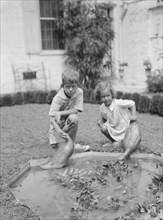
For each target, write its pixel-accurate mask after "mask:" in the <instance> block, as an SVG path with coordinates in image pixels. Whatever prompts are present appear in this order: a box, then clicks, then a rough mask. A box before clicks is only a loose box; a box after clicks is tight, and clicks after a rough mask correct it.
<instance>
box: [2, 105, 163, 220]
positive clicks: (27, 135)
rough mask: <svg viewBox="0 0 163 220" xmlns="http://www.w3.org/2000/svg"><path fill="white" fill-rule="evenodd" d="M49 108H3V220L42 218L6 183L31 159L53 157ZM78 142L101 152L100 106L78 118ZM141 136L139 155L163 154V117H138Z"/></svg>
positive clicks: (104, 140)
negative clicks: (20, 199)
mask: <svg viewBox="0 0 163 220" xmlns="http://www.w3.org/2000/svg"><path fill="white" fill-rule="evenodd" d="M49 108H50V106H49V105H43V104H42V105H39V104H28V105H22V106H13V107H3V108H1V167H0V169H1V174H0V181H1V188H0V193H1V195H0V201H1V210H0V211H1V212H0V217H1V220H9V219H12V220H23V219H32V220H33V219H39V218H38V217H37V216H36V215H34V214H33V213H32V212H31V211H30V210H28V209H27V208H26V207H23V206H21V205H20V204H18V203H17V202H16V201H15V199H14V197H13V196H12V194H11V193H10V192H9V191H8V190H7V189H6V188H5V187H4V184H3V182H5V181H6V180H7V178H8V177H9V176H10V175H12V174H14V173H15V172H16V171H17V170H18V169H19V168H20V167H21V166H22V165H23V164H24V163H25V162H27V161H28V160H29V159H31V158H45V157H50V156H52V155H53V152H54V151H53V149H51V148H50V146H49V140H48V129H49V117H48V111H49ZM79 118H80V119H79V129H78V133H77V140H76V141H77V142H78V143H82V144H89V145H90V146H91V149H92V150H97V151H101V150H102V145H103V143H105V142H106V141H107V139H106V138H105V137H104V136H103V135H102V134H101V133H100V131H99V128H98V127H97V125H96V122H97V120H98V119H99V105H91V104H84V112H83V113H80V115H79ZM138 122H139V125H140V130H141V133H142V142H141V145H140V149H139V151H140V152H148V153H149V152H154V153H156V154H157V153H163V147H162V142H163V118H162V117H160V116H158V115H150V114H138Z"/></svg>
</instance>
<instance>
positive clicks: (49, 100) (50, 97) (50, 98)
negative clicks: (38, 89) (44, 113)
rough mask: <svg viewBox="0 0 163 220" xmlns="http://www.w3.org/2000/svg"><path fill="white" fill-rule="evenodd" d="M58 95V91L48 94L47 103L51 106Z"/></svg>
mask: <svg viewBox="0 0 163 220" xmlns="http://www.w3.org/2000/svg"><path fill="white" fill-rule="evenodd" d="M56 94H57V91H56V90H51V91H49V92H48V94H47V98H46V103H48V104H51V102H52V100H53V98H54V96H55V95H56Z"/></svg>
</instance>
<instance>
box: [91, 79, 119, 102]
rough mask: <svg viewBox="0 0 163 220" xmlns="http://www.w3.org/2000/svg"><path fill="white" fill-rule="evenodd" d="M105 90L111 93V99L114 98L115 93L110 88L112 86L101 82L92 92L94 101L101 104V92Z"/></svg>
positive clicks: (106, 82)
mask: <svg viewBox="0 0 163 220" xmlns="http://www.w3.org/2000/svg"><path fill="white" fill-rule="evenodd" d="M106 89H108V91H110V92H111V95H112V98H116V92H115V90H114V88H113V87H112V85H111V84H110V82H108V81H101V82H99V83H98V84H97V85H96V87H95V90H94V94H95V99H96V101H98V102H101V92H102V91H104V90H106Z"/></svg>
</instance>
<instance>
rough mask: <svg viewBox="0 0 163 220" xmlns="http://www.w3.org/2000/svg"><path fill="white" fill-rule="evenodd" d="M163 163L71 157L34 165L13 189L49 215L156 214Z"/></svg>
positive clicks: (118, 216)
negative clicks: (58, 163)
mask: <svg viewBox="0 0 163 220" xmlns="http://www.w3.org/2000/svg"><path fill="white" fill-rule="evenodd" d="M161 168H162V165H161V163H160V162H158V161H153V160H152V161H151V160H150V161H147V160H145V159H144V160H143V159H134V158H132V159H130V160H128V161H125V162H123V161H118V160H115V158H108V157H106V156H87V157H81V158H74V159H71V160H70V163H69V165H68V166H67V167H65V168H63V169H58V170H57V169H49V170H41V168H40V167H39V166H34V167H30V169H28V171H26V172H25V173H24V175H23V176H22V177H21V178H19V179H17V180H16V181H15V182H14V183H13V184H12V185H11V190H12V191H13V192H14V194H15V196H16V197H17V198H19V199H20V201H21V202H22V203H24V204H26V205H28V206H29V207H31V208H32V209H33V210H35V211H37V212H38V213H39V214H40V215H41V216H42V217H43V218H44V219H49V220H51V219H53V220H55V219H56V220H58V219H74V220H75V219H76V220H78V219H99V220H100V219H101V220H104V219H107V220H108V219H111V220H113V219H115V220H120V219H130V220H131V219H139V218H140V219H142V216H145V215H146V216H147V215H149V216H152V215H151V212H153V215H155V217H157V216H158V215H159V214H160V212H162V211H161V208H159V204H160V207H161V203H162V201H161V197H160V193H161V192H162V190H163V188H162V187H163V186H162V185H163V176H162V175H161V174H160V170H161ZM161 178H162V179H161ZM160 184H162V185H160ZM156 204H157V205H156ZM151 210H152V211H151ZM144 219H145V218H144ZM146 219H147V217H146Z"/></svg>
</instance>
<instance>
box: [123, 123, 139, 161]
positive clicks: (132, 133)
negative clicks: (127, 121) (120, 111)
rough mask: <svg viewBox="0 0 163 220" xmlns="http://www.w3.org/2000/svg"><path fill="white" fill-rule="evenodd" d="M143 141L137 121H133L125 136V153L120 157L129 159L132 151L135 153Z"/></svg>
mask: <svg viewBox="0 0 163 220" xmlns="http://www.w3.org/2000/svg"><path fill="white" fill-rule="evenodd" d="M140 142H141V134H140V131H139V127H138V125H137V123H136V122H134V123H132V124H131V125H130V127H129V128H128V130H127V132H126V135H125V138H124V140H123V146H124V149H125V153H124V155H123V156H122V157H121V158H119V159H122V160H123V159H127V158H128V157H129V156H130V155H131V154H132V153H134V152H135V151H136V150H137V148H138V147H139V144H140Z"/></svg>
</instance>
